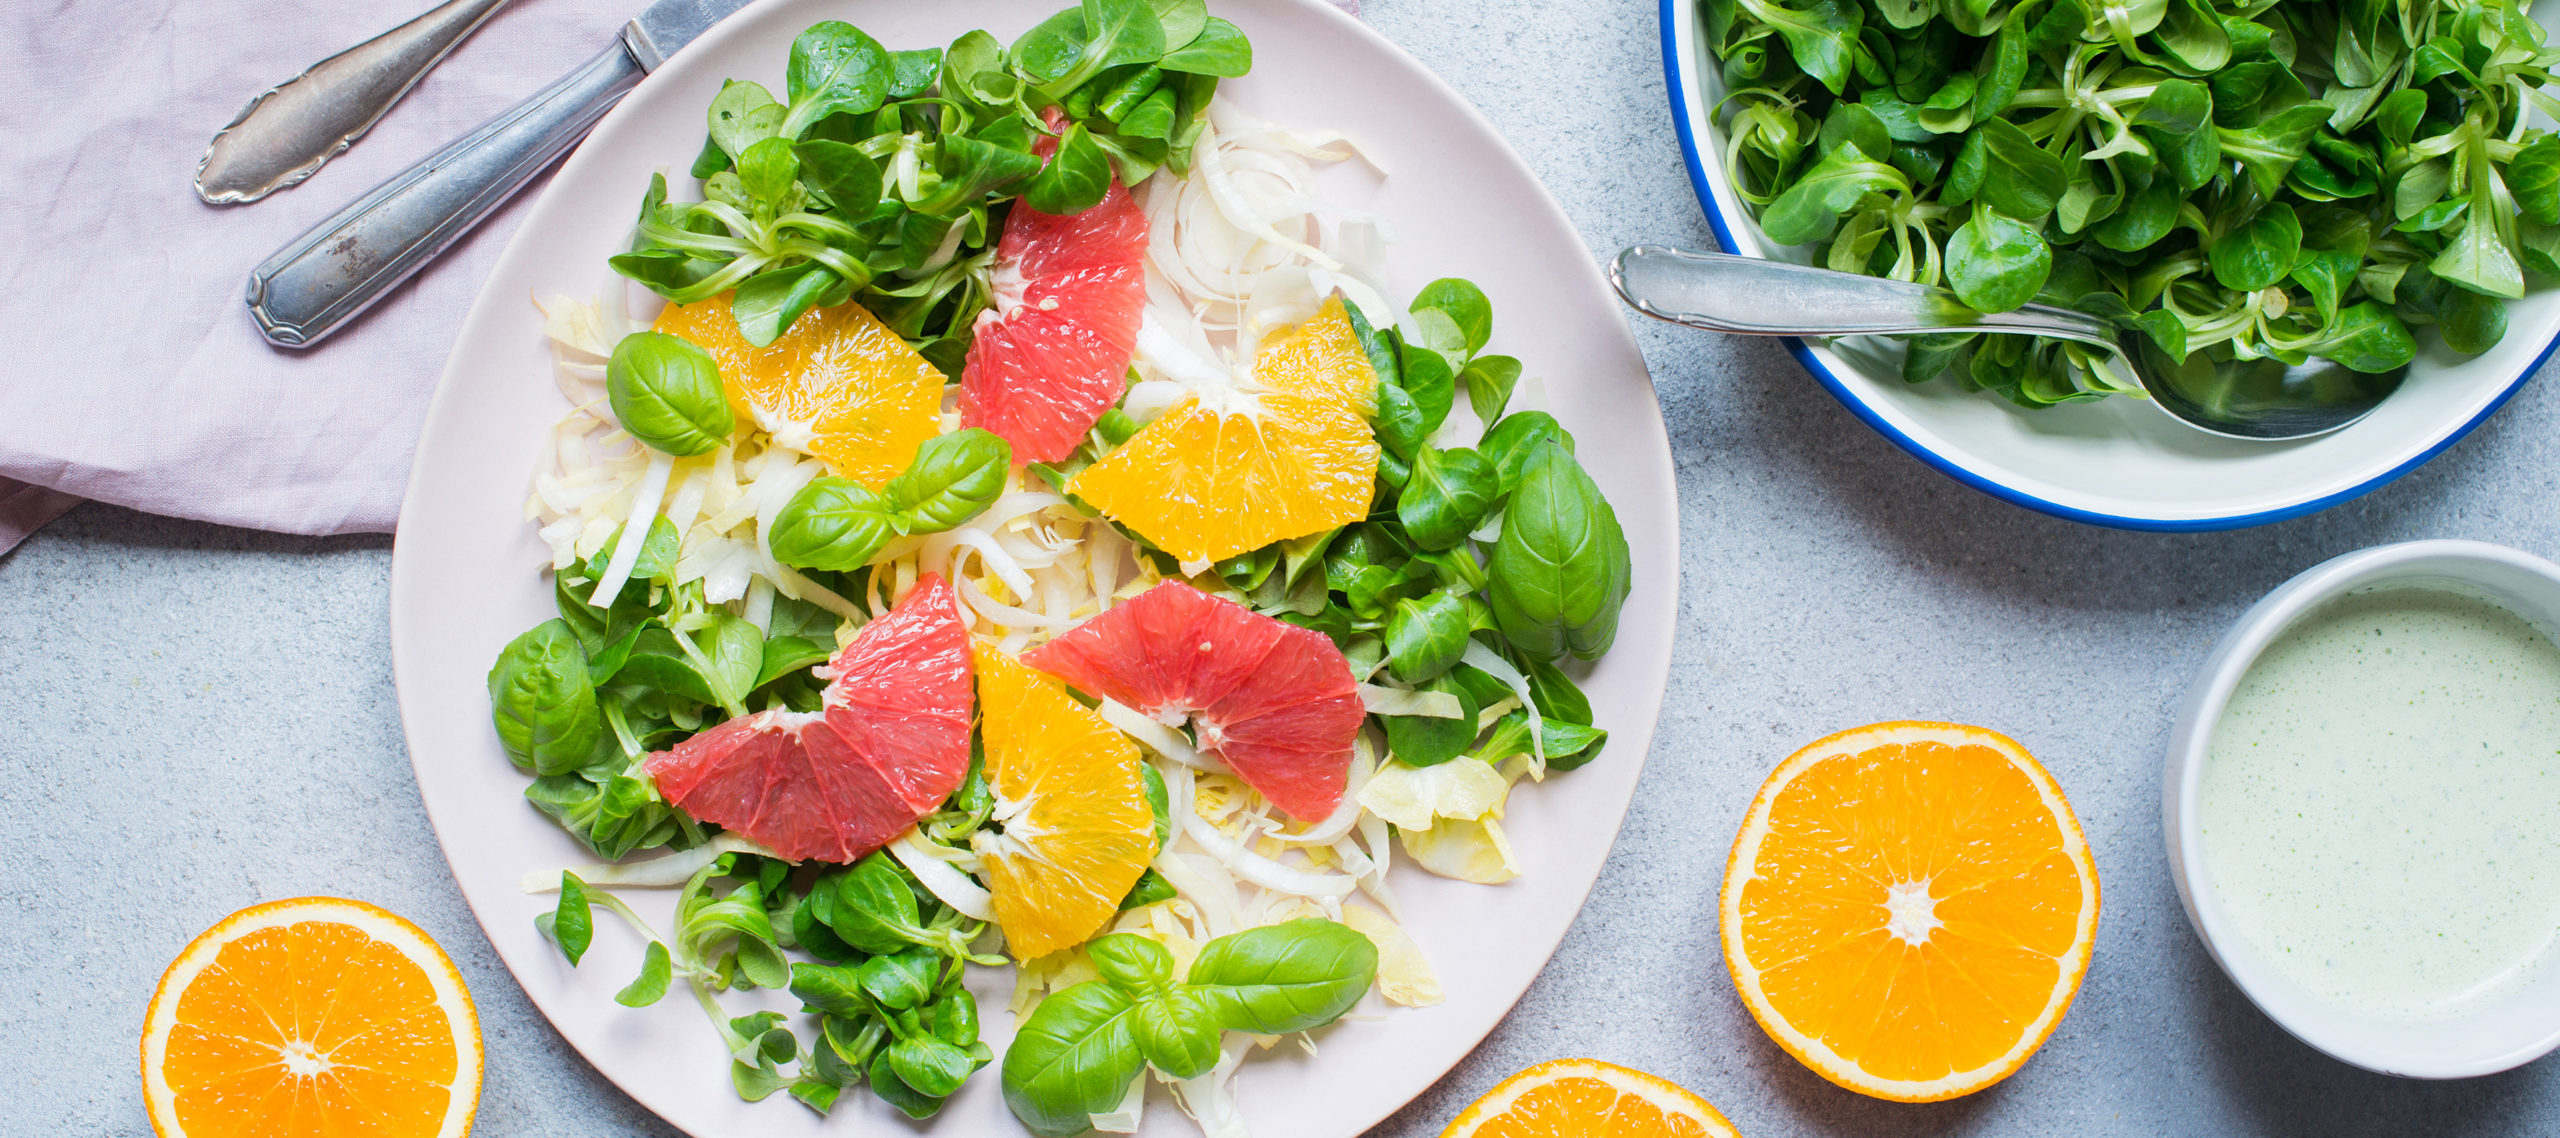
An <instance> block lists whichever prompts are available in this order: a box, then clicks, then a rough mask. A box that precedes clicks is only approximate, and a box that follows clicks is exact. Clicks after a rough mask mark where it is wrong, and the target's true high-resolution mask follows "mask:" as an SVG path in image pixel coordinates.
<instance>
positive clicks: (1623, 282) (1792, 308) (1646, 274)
mask: <svg viewBox="0 0 2560 1138" xmlns="http://www.w3.org/2000/svg"><path fill="white" fill-rule="evenodd" d="M1609 283H1610V284H1611V285H1612V286H1614V287H1615V288H1616V289H1617V290H1618V295H1619V296H1620V297H1622V298H1624V299H1625V300H1626V302H1627V304H1628V305H1629V306H1630V307H1633V308H1634V309H1635V310H1636V311H1638V312H1641V313H1644V314H1645V315H1647V316H1651V317H1653V318H1655V319H1657V320H1668V321H1670V322H1672V323H1674V324H1687V325H1690V326H1692V327H1697V328H1710V329H1714V330H1715V331H1719V332H1733V333H1738V334H1741V335H1745V336H1879V335H1896V334H1908V333H1917V332H2010V333H2019V334H2024V335H2033V336H2052V337H2056V338H2059V339H2065V340H2076V341H2079V342H2081V343H2084V344H2090V345H2094V346H2097V347H2101V348H2105V349H2107V350H2109V351H2114V350H2115V332H2114V329H2112V328H2110V327H2108V326H2107V324H2106V323H2105V322H2103V321H2101V320H2099V319H2097V318H2096V317H2093V316H2087V315H2084V314H2082V313H2078V312H2072V311H2069V310H2067V309H2061V308H2054V307H2050V306H2047V305H2041V304H2030V305H2026V306H2024V307H2021V308H2018V309H2015V310H2013V311H2009V312H1978V311H1975V310H1974V309H1971V308H1967V307H1965V305H1964V302H1962V301H1960V300H1957V299H1956V295H1955V294H1954V293H1952V292H1949V291H1947V290H1945V289H1942V288H1932V287H1930V286H1928V285H1922V284H1913V283H1911V282H1909V281H1897V280H1892V279H1889V278H1886V277H1869V276H1860V275H1858V274H1856V273H1842V272H1834V271H1832V270H1830V269H1817V268H1814V267H1812V266H1810V265H1791V264H1788V263H1786V262H1784V261H1767V260H1762V259H1760V258H1758V257H1736V256H1732V255H1729V254H1725V253H1692V252H1688V251H1686V250H1681V249H1672V248H1667V247H1664V246H1661V245H1637V246H1634V247H1632V248H1630V249H1627V250H1626V251H1624V252H1621V253H1619V254H1618V259H1617V261H1616V262H1615V263H1613V264H1611V265H1610V266H1609Z"/></svg>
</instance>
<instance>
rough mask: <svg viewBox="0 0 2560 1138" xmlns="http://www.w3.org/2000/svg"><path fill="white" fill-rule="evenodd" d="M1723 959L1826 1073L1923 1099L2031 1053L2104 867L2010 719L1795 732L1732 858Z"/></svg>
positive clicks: (1757, 1009)
mask: <svg viewBox="0 0 2560 1138" xmlns="http://www.w3.org/2000/svg"><path fill="white" fill-rule="evenodd" d="M1723 900H1724V919H1723V926H1724V929H1723V931H1724V952H1725V964H1726V966H1727V967H1728V968H1730V969H1731V970H1732V972H1733V979H1734V986H1735V988H1736V989H1738V990H1739V991H1740V993H1741V995H1742V999H1743V1002H1744V1003H1745V1004H1746V1005H1748V1006H1749V1007H1750V1009H1751V1014H1752V1015H1753V1017H1754V1018H1756V1019H1758V1020H1759V1021H1760V1026H1761V1027H1762V1028H1763V1029H1765V1030H1767V1031H1768V1033H1769V1035H1770V1037H1771V1038H1773V1039H1775V1040H1777V1042H1778V1044H1779V1046H1781V1047H1784V1048H1786V1049H1787V1051H1788V1052H1789V1053H1790V1054H1793V1055H1794V1056H1795V1057H1796V1058H1797V1059H1799V1060H1801V1061H1803V1062H1804V1064H1805V1065H1806V1066H1808V1067H1811V1068H1813V1069H1814V1070H1815V1071H1817V1072H1819V1073H1820V1074H1821V1075H1822V1076H1823V1077H1825V1078H1828V1079H1830V1080H1831V1081H1832V1082H1835V1083H1838V1084H1840V1085H1841V1086H1844V1087H1847V1088H1849V1089H1851V1090H1854V1091H1860V1092H1863V1093H1865V1094H1870V1095H1874V1096H1876V1097H1878V1098H1887V1099H1897V1100H1901V1101H1906V1102H1926V1101H1934V1100H1937V1099H1945V1098H1953V1097H1955V1096H1957V1095H1963V1094H1970V1093H1972V1092H1974V1091H1977V1090H1981V1089H1982V1088H1984V1087H1987V1086H1990V1085H1991V1084H1993V1083H1996V1082H1999V1081H2000V1080H2001V1079H2004V1078H2007V1077H2008V1076H2009V1075H2010V1074H2011V1073H2013V1072H2015V1071H2016V1070H2017V1069H2018V1068H2019V1067H2021V1066H2023V1065H2025V1063H2026V1061H2027V1059H2028V1057H2029V1056H2031V1055H2033V1054H2035V1050H2036V1048H2037V1047H2038V1046H2040V1045H2042V1044H2043V1042H2044V1040H2045V1037H2046V1036H2048V1035H2050V1034H2052V1032H2053V1028H2054V1025H2056V1024H2058V1023H2060V1022H2061V1020H2062V1015H2063V1013H2064V1012H2065V1011H2066V1010H2068V1009H2069V1008H2070V1006H2071V999H2072V996H2073V995H2074V994H2075V993H2077V992H2078V991H2079V989H2080V980H2081V978H2082V977H2083V976H2085V975H2086V974H2087V973H2088V969H2089V953H2090V949H2091V947H2092V945H2093V944H2094V943H2095V940H2096V934H2097V924H2098V873H2097V867H2096V865H2095V864H2094V863H2093V862H2092V861H2091V860H2090V857H2089V846H2088V842H2087V840H2086V839H2085V838H2083V837H2082V835H2081V833H2080V824H2079V821H2078V820H2077V819H2076V818H2074V817H2073V815H2072V813H2071V804H2070V803H2069V802H2068V801H2066V800H2065V799H2064V798H2063V796H2062V788H2061V787H2060V786H2058V785H2056V784H2055V782H2054V781H2053V776H2052V775H2051V774H2049V773H2047V772H2046V771H2045V769H2044V767H2043V766H2042V765H2041V764H2039V763H2037V762H2036V760H2035V758H2034V757H2033V756H2031V755H2029V754H2028V753H2027V752H2026V750H2025V749H2024V748H2021V747H2020V746H2018V744H2017V743H2016V742H2014V741H2012V740H2010V739H2009V738H2008V737H2006V736H2003V735H2001V734H1999V733H1997V732H1993V731H1988V730H1984V729H1983V728H1980V727H1966V726H1962V725H1958V724H1951V723H1913V722H1904V723H1881V724H1877V725H1875V726H1872V727H1862V728H1858V729H1857V730H1854V731H1844V732H1841V733H1840V734H1837V735H1833V736H1830V737H1828V738H1825V739H1822V740H1820V741H1818V742H1816V743H1814V744H1813V745H1811V746H1808V747H1806V748H1804V749H1803V750H1801V751H1798V752H1796V753H1795V754H1794V755H1793V756H1791V757H1789V758H1788V759H1787V760H1786V761H1785V762H1783V763H1780V764H1779V765H1778V769H1777V770H1775V771H1773V772H1771V774H1770V775H1769V778H1768V781H1767V782H1765V783H1764V784H1762V786H1761V788H1760V794H1759V797H1758V798H1757V799H1756V800H1754V801H1753V803H1752V805H1751V813H1750V815H1749V816H1748V817H1747V818H1746V819H1745V821H1744V823H1743V827H1742V832H1741V834H1740V835H1739V836H1738V837H1737V838H1736V839H1735V840H1734V848H1733V856H1732V859H1731V860H1730V861H1729V862H1728V863H1727V866H1726V869H1725V884H1724V899H1723Z"/></svg>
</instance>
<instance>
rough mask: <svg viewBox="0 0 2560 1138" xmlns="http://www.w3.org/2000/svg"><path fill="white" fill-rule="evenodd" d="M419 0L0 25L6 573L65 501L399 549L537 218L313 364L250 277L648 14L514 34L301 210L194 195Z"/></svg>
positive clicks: (440, 266)
mask: <svg viewBox="0 0 2560 1138" xmlns="http://www.w3.org/2000/svg"><path fill="white" fill-rule="evenodd" d="M423 7H424V5H422V4H420V3H419V2H418V0H382V2H379V3H372V4H361V5H356V4H346V3H343V2H335V3H329V2H322V0H272V2H268V3H261V4H257V5H250V4H246V3H238V2H217V3H176V2H170V0H163V2H162V3H158V4H146V5H143V6H141V7H136V6H134V5H129V4H83V3H74V4H70V5H66V6H61V7H56V6H52V5H13V6H10V8H9V10H8V13H7V14H6V15H5V16H0V28H5V29H6V31H5V34H0V74H7V75H9V76H11V77H12V79H13V80H14V82H15V83H16V84H17V86H18V88H19V90H20V91H21V92H22V94H21V96H20V97H19V98H17V99H13V100H10V101H8V102H7V103H5V104H0V136H5V137H7V138H8V139H9V140H10V149H11V150H12V152H13V154H14V156H15V161H12V162H10V163H8V164H7V165H6V166H5V167H0V213H5V214H6V215H7V216H10V217H12V218H15V219H17V222H18V225H17V229H16V236H17V238H18V239H17V240H14V241H11V242H7V243H5V244H0V280H5V281H6V286H7V295H8V297H9V300H8V303H7V304H5V305H0V333H5V336H6V340H7V342H8V343H9V344H10V345H11V347H12V348H13V349H14V351H15V354H16V359H17V360H18V361H19V362H18V364H17V365H16V366H14V367H11V368H9V369H7V371H6V373H5V378H4V379H0V478H7V479H13V480H15V481H16V482H18V483H24V484H27V485H30V486H33V487H39V488H43V489H46V490H50V491H52V492H53V493H50V494H36V495H26V494H24V493H23V492H20V493H16V494H11V493H9V492H8V488H7V487H0V549H5V548H6V547H7V546H8V545H10V544H14V539H15V537H17V536H23V532H22V531H23V530H24V529H31V528H33V525H34V524H40V523H41V522H42V521H43V520H44V518H45V516H47V515H46V512H45V511H46V509H47V508H50V509H51V511H52V512H53V513H59V512H60V510H61V508H63V505H64V503H63V496H64V495H73V496H77V497H80V498H94V499H98V500H101V501H107V502H114V503H117V504H119V505H124V506H130V507H133V508H135V509H139V510H146V511H149V512H152V513H158V514H170V515H175V516H179V517H187V518H198V519H203V520H206V521H214V522H222V523H225V524H229V525H240V526H252V527H256V528H260V529H273V530H284V531H289V532H295V533H342V532H348V531H387V530H389V529H391V527H392V524H393V523H394V522H395V521H396V520H397V517H398V512H399V505H400V494H401V490H402V488H403V486H404V485H405V484H406V482H407V478H408V472H409V456H410V453H411V450H412V449H413V447H414V446H415V444H416V442H417V435H418V428H419V424H420V423H421V421H422V420H423V418H424V416H425V411H426V401H427V396H428V393H429V392H430V391H431V390H432V389H433V387H434V384H435V377H436V374H437V373H438V372H439V371H440V370H441V369H442V367H443V365H444V359H445V356H446V354H447V352H448V351H449V350H450V348H451V339H452V330H453V329H454V328H455V327H456V326H457V325H458V324H459V323H460V322H461V318H462V313H463V311H464V310H465V309H466V308H468V307H469V305H470V303H471V299H472V296H473V294H474V293H475V292H476V291H477V289H478V287H479V281H480V280H481V279H482V278H483V277H484V276H485V275H486V274H487V272H488V269H489V265H490V262H491V261H492V260H493V259H494V258H495V257H496V256H497V253H498V250H499V249H500V248H502V247H504V246H505V244H506V239H507V235H508V233H509V232H510V231H512V230H513V228H514V226H515V223H516V220H517V217H518V216H519V215H520V213H521V209H522V204H523V202H524V201H525V200H526V199H523V198H520V199H518V204H517V205H516V206H515V207H513V208H510V209H508V210H505V211H502V212H500V213H499V214H498V215H497V216H496V217H494V218H492V219H491V220H490V221H489V223H488V224H486V225H484V226H482V227H481V229H480V230H479V232H477V233H476V234H474V235H472V236H471V237H470V238H468V239H466V240H465V241H464V242H463V243H462V244H461V245H460V246H458V247H456V249H455V250H454V251H453V252H452V253H450V254H448V255H447V256H446V257H445V259H444V260H442V261H441V262H439V263H437V264H436V265H434V266H432V267H430V268H428V269H427V270H426V271H425V272H424V273H421V274H420V275H419V276H418V278H417V279H416V280H414V281H412V282H411V284H410V286H409V287H408V288H406V289H403V290H401V291H400V292H399V293H397V294H395V295H393V296H392V297H390V298H389V299H387V300H385V301H383V302H382V304H381V305H379V306H378V307H376V308H375V309H374V311H372V312H371V313H369V314H367V315H366V317H365V318H364V319H362V320H361V321H359V322H357V323H356V324H355V325H353V326H351V327H349V328H348V329H347V330H345V331H344V332H342V333H341V334H340V335H338V336H337V337H336V338H335V339H333V340H330V341H329V342H327V343H326V344H323V345H321V346H320V347H318V348H315V349H312V350H309V351H305V352H289V351H285V350H282V349H278V348H272V347H269V346H268V345H267V344H266V342H265V341H264V340H261V339H260V338H259V337H258V333H257V329H256V328H255V327H254V326H253V325H252V324H251V323H250V321H249V318H248V314H247V312H246V310H245V309H244V307H243V306H242V304H241V286H242V282H243V281H244V280H245V279H246V277H247V274H248V271H249V269H250V267H251V266H253V265H255V264H257V263H258V262H259V261H260V260H263V259H265V257H266V256H267V255H268V254H269V253H271V252H273V251H274V250H275V249H276V247H277V246H279V245H282V244H283V243H284V242H286V241H287V240H290V239H291V238H292V237H293V236H294V235H295V234H298V233H300V232H302V231H303V230H304V229H305V228H307V227H309V226H310V225H311V224H312V223H314V222H316V221H318V220H320V219H321V218H323V217H326V216H328V215H329V214H330V213H332V212H335V211H336V210H337V209H338V208H339V207H340V206H342V205H344V204H345V203H346V202H347V201H348V200H349V199H350V198H353V197H354V196H356V195H357V194H360V193H362V192H364V191H365V190H366V189H367V188H370V187H371V186H373V185H374V184H375V183H377V182H379V181H381V180H382V179H384V178H386V177H389V176H390V175H391V174H393V173H395V172H397V171H399V170H400V169H402V168H403V167H406V166H407V165H409V164H410V163H412V162H415V161H416V160H417V159H418V158H419V157H421V156H422V155H425V154H426V153H428V152H429V151H432V150H433V149H435V148H436V147H437V146H440V145H442V144H443V143H444V142H446V141H447V140H449V139H451V138H453V137H455V136H456V135H459V134H462V133H464V132H465V131H468V130H470V129H471V128H472V127H473V126H474V125H476V124H478V123H479V122H480V121H481V120H483V119H486V118H487V117H489V116H490V115H492V114H495V113H496V112H498V111H499V110H500V109H503V108H505V107H506V106H508V105H510V104H512V103H514V102H515V101H517V100H518V99H521V98H523V97H524V96H525V95H527V94H529V93H531V92H532V91H533V90H535V89H537V88H539V87H540V86H542V85H543V84H544V83H547V82H549V81H550V80H551V79H552V77H554V76H555V75H557V74H558V73H559V72H560V71H561V70H562V69H563V67H564V62H563V61H571V60H577V59H582V58H584V57H586V56H587V55H590V54H592V53H594V52H596V51H598V50H601V49H602V48H603V47H604V46H605V45H606V44H607V43H608V42H610V40H611V38H612V36H613V34H614V31H615V29H616V28H617V27H618V26H619V25H620V23H621V21H622V20H624V19H627V18H629V16H630V11H629V9H630V7H631V2H630V0H530V2H525V3H519V4H514V5H510V6H509V7H507V8H505V9H502V10H501V11H500V12H499V13H498V15H496V16H495V17H493V18H492V19H491V20H490V21H489V23H488V24H487V25H486V26H484V27H482V28H481V29H480V31H479V33H478V34H477V35H476V36H474V37H473V38H472V39H470V40H469V41H467V42H465V43H464V44H463V45H462V46H461V47H460V48H459V49H458V50H456V51H455V53H454V54H453V56H452V57H451V58H449V59H447V60H446V61H445V62H444V64H443V66H441V67H439V68H437V69H436V70H435V72H433V73H432V74H430V75H429V76H428V77H427V78H426V80H425V81H424V82H422V83H420V84H419V86H418V88H417V89H416V90H415V91H413V92H411V93H410V95H409V98H408V99H406V100H405V101H403V102H402V103H401V104H400V105H399V106H398V107H397V108H395V109H394V110H393V111H392V112H391V114H390V115H389V116H387V117H385V118H384V119H383V121H382V122H381V123H379V124H377V125H376V126H375V127H374V129H373V132H372V133H371V134H370V135H368V136H366V138H365V139H364V140H363V141H362V142H360V143H359V144H358V145H357V146H356V148H355V149H353V150H351V151H349V152H348V153H346V154H344V155H341V156H339V157H338V158H337V160H335V161H333V162H331V163H330V164H329V165H328V166H326V167H324V168H322V169H321V171H320V172H319V173H318V174H317V175H314V176H313V177H312V178H311V179H310V180H309V181H307V182H304V183H303V184H302V185H300V186H298V187H295V188H294V189H290V190H286V191H283V192H281V193H279V194H276V195H275V196H273V197H271V198H268V199H267V200H266V201H264V202H260V203H258V204H256V205H251V206H232V207H220V208H217V207H213V206H208V205H205V204H204V203H202V202H200V201H198V200H197V199H196V196H195V194H194V192H193V191H192V190H191V189H190V188H189V186H188V181H189V179H190V178H191V177H193V175H194V173H195V164H196V160H197V159H198V158H199V157H200V156H202V154H203V153H204V147H205V142H206V140H207V139H209V138H211V137H212V135H213V133H214V131H216V130H217V129H220V128H221V126H222V124H224V123H226V122H228V121H230V119H231V117H232V115H234V114H235V113H237V112H238V111H239V109H240V106H241V104H242V103H244V102H245V101H247V100H248V98H249V97H250V96H252V95H254V94H256V93H257V92H259V91H261V90H264V89H266V88H267V87H269V86H272V85H274V84H275V83H277V82H279V81H281V80H283V79H285V78H287V77H289V76H291V75H293V74H294V73H296V72H298V71H300V70H301V69H302V68H304V67H306V66H309V65H310V64H311V63H313V62H314V61H316V60H318V59H320V58H321V57H323V56H326V55H328V54H329V53H331V52H333V51H337V50H340V49H343V48H345V47H348V46H350V45H352V44H355V43H358V42H360V41H362V40H365V39H367V38H369V37H371V36H373V35H376V34H378V33H380V32H382V31H383V30H384V29H386V28H389V27H392V26H394V25H396V24H398V23H400V22H401V21H403V20H406V19H408V18H410V17H411V16H413V15H415V14H416V13H417V11H418V10H420V9H422V8H423Z"/></svg>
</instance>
